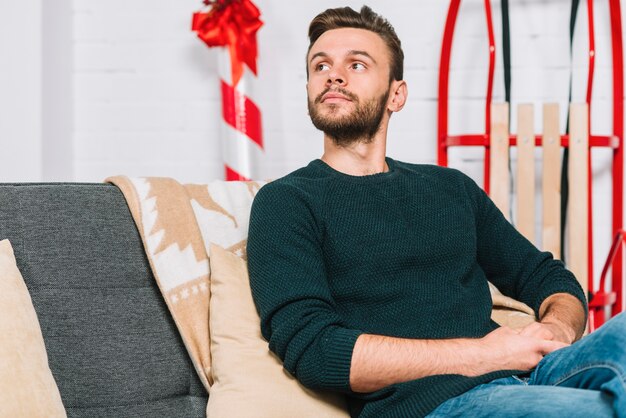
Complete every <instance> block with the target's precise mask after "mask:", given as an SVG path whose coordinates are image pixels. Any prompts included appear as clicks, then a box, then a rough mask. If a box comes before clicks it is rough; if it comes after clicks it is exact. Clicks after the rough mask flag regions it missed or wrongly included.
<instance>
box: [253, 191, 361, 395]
mask: <svg viewBox="0 0 626 418" xmlns="http://www.w3.org/2000/svg"><path fill="white" fill-rule="evenodd" d="M313 209H314V208H313V207H312V205H311V203H310V201H309V199H307V198H306V196H305V195H304V194H303V192H300V191H299V190H298V189H296V188H295V187H293V186H290V185H286V184H279V183H269V184H268V185H266V186H265V187H263V188H262V189H261V190H260V191H259V193H258V194H257V196H256V198H255V200H254V202H253V205H252V212H251V217H250V231H249V237H248V247H247V251H248V268H249V273H250V286H251V289H252V295H253V297H254V301H255V303H256V306H257V310H258V311H259V315H260V317H261V332H262V334H263V336H264V337H265V339H267V340H268V342H269V347H270V350H271V351H273V352H274V353H275V354H276V355H278V357H279V358H280V359H281V360H282V361H283V365H284V368H285V369H286V370H287V371H288V372H290V373H291V374H293V375H294V376H295V377H296V378H297V379H298V380H299V381H300V382H301V383H302V384H304V385H305V386H307V387H310V388H313V389H329V390H335V391H343V392H349V391H350V363H351V360H352V351H353V348H354V344H355V342H356V339H357V338H358V336H359V335H360V334H361V332H360V331H358V330H355V329H350V328H348V327H346V326H345V324H344V323H343V321H342V318H341V316H340V315H339V314H338V313H337V311H336V309H335V302H334V300H333V297H332V295H331V292H330V289H329V286H328V282H327V276H326V269H325V266H324V259H323V254H322V247H321V240H322V234H321V230H320V227H319V225H318V221H317V220H316V219H315V217H314V215H313V214H314V212H313Z"/></svg>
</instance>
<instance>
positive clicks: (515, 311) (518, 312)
mask: <svg viewBox="0 0 626 418" xmlns="http://www.w3.org/2000/svg"><path fill="white" fill-rule="evenodd" d="M489 291H490V292H491V299H492V300H493V309H492V311H491V319H493V320H494V321H495V322H496V323H498V324H499V325H502V326H507V327H509V328H514V329H520V328H524V327H525V326H527V325H529V324H531V323H533V322H535V313H534V312H533V310H532V308H531V307H530V306H528V305H526V304H524V303H522V302H520V301H518V300H515V299H513V298H510V297H508V296H504V295H503V294H502V293H501V292H500V291H499V290H498V288H496V287H495V286H494V285H493V284H491V283H489Z"/></svg>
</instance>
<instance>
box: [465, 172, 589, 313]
mask: <svg viewBox="0 0 626 418" xmlns="http://www.w3.org/2000/svg"><path fill="white" fill-rule="evenodd" d="M464 179H465V188H466V190H467V193H468V195H469V197H470V201H471V202H472V205H473V209H474V213H475V219H476V240H477V243H476V244H477V259H478V263H479V265H480V266H481V268H482V269H483V271H484V272H485V274H486V275H487V279H488V280H489V281H491V282H492V283H493V284H494V285H495V286H496V287H497V288H498V289H499V290H500V291H501V292H502V293H503V294H505V295H507V296H510V297H512V298H514V299H517V300H520V301H522V302H524V303H526V304H527V305H528V306H530V307H531V308H532V309H533V310H534V311H535V315H536V316H537V317H538V316H539V308H540V306H541V303H542V302H543V301H544V300H545V299H546V298H548V297H549V296H550V295H552V294H555V293H569V294H571V295H573V296H575V297H576V298H578V299H579V300H580V301H581V303H582V304H583V306H584V307H585V313H586V310H587V302H586V298H585V296H584V293H583V291H582V288H581V287H580V284H579V283H578V281H577V280H576V278H575V277H574V275H573V274H572V273H571V272H570V271H569V270H567V269H566V268H565V267H564V265H563V263H562V262H561V261H560V260H555V259H554V258H553V256H552V254H551V253H549V252H542V251H539V250H538V249H537V248H536V247H535V246H534V245H533V244H532V243H531V242H530V241H528V240H527V239H526V238H525V237H524V236H523V235H522V234H521V233H519V232H518V231H517V230H516V229H515V228H514V227H513V226H512V225H511V224H510V223H509V221H507V220H506V218H505V217H504V215H502V212H500V210H499V209H498V208H497V207H496V205H495V204H494V203H493V201H492V200H491V199H490V198H489V197H488V196H487V195H486V194H485V192H484V191H483V190H482V189H481V188H480V187H478V185H476V183H474V181H473V180H471V179H470V178H469V177H467V176H464Z"/></svg>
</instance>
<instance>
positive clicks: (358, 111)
mask: <svg viewBox="0 0 626 418" xmlns="http://www.w3.org/2000/svg"><path fill="white" fill-rule="evenodd" d="M309 38H310V46H309V50H308V53H307V58H306V59H307V74H308V83H307V93H308V101H309V113H310V116H311V120H312V121H313V124H314V125H315V126H316V127H317V128H318V129H320V130H321V131H323V132H324V154H323V156H322V157H321V159H318V160H314V161H312V162H311V163H310V164H309V165H308V166H306V167H304V168H301V169H299V170H297V171H295V172H293V173H291V174H289V175H288V176H286V177H284V178H282V179H279V180H276V181H274V182H272V183H269V184H268V185H266V186H265V187H263V188H262V189H261V190H260V191H259V193H258V195H257V197H256V199H255V201H254V203H253V208H252V214H251V220H250V232H249V241H248V266H249V270H250V283H251V287H252V291H253V295H254V298H255V302H256V304H257V308H258V310H259V313H260V316H261V327H262V333H263V335H264V337H265V338H266V339H267V340H268V341H269V346H270V349H271V350H272V351H274V352H275V353H276V354H277V355H278V356H279V357H280V358H281V359H282V360H283V362H284V367H285V368H286V370H288V371H289V372H290V373H292V374H293V375H294V376H295V377H296V378H298V379H299V380H300V381H301V382H302V383H303V384H304V385H306V386H308V387H310V388H314V389H327V390H334V391H340V392H343V393H345V394H346V395H347V399H348V404H349V408H350V412H351V415H352V416H360V417H415V416H426V415H429V414H430V415H431V416H485V417H491V416H508V417H513V416H544V417H545V416H557V415H558V416H585V417H590V416H594V417H595V416H613V414H614V413H616V414H617V415H618V416H620V417H623V416H626V396H624V391H625V387H626V384H625V383H624V378H625V376H626V361H625V360H626V359H625V357H626V355H625V354H624V348H623V347H624V346H626V337H625V336H624V334H626V332H625V331H626V326H625V324H626V319H625V318H624V316H623V315H622V316H620V317H618V318H616V319H614V320H613V321H611V322H609V323H607V324H606V325H605V326H604V327H603V328H602V329H601V330H599V331H597V332H596V333H594V334H593V335H592V336H590V337H586V338H585V339H583V340H581V341H579V342H577V343H576V344H574V345H571V346H570V344H572V343H573V342H574V341H576V340H578V339H580V337H581V335H582V333H583V330H584V325H585V322H586V302H585V298H584V295H583V293H582V291H581V289H580V286H579V285H578V283H577V282H576V280H575V278H574V277H573V276H572V274H571V273H570V272H569V271H567V270H565V269H564V268H563V265H562V263H560V262H559V261H556V260H554V259H553V258H552V256H551V255H550V254H549V253H543V252H540V251H539V250H537V249H536V248H535V247H533V246H532V244H530V243H529V242H528V241H527V240H526V239H525V238H523V237H522V236H521V235H520V234H519V233H517V232H516V231H515V229H514V228H513V227H512V226H511V225H510V224H509V223H508V222H507V221H506V219H505V218H504V217H503V216H502V214H501V213H500V212H499V211H498V209H496V207H495V206H494V204H493V203H492V202H491V200H489V198H488V197H487V196H486V195H485V194H484V193H483V192H482V190H480V188H479V187H478V186H477V185H476V184H475V183H474V182H473V181H472V180H470V179H469V178H468V177H466V176H464V175H463V174H461V173H460V172H458V171H456V170H452V169H447V168H441V167H436V166H430V165H414V164H408V163H403V162H400V161H395V160H393V159H391V158H387V157H386V156H385V155H386V154H385V146H386V139H387V138H386V136H387V127H388V124H389V120H390V117H391V115H392V113H393V112H397V111H400V110H401V109H402V107H403V106H404V104H405V102H406V98H407V85H406V83H405V82H404V81H403V80H402V72H403V52H402V49H401V45H400V41H399V39H398V38H397V36H396V34H395V32H394V30H393V28H392V27H391V25H390V24H389V23H388V22H387V21H386V20H385V19H383V18H382V17H380V16H378V15H377V14H375V13H374V12H372V10H371V9H369V8H368V7H363V8H362V9H361V11H360V12H356V11H354V10H352V9H350V8H340V9H330V10H327V11H325V12H323V13H321V14H320V15H318V16H317V17H316V18H315V19H314V20H313V21H312V23H311V26H310V28H309ZM487 280H490V281H491V282H493V283H494V284H495V285H496V286H497V287H498V288H499V289H500V290H501V291H502V292H503V293H505V294H507V295H509V296H512V297H514V298H516V299H518V300H521V301H523V302H525V303H526V304H528V305H529V306H531V307H532V308H533V309H534V310H535V313H536V315H537V317H538V318H539V320H540V322H537V323H534V324H532V325H530V326H528V327H526V328H524V329H522V330H521V331H514V330H512V329H509V328H506V327H498V325H497V324H495V323H494V322H493V321H491V319H490V312H491V305H492V303H491V298H490V294H489V290H488V285H487Z"/></svg>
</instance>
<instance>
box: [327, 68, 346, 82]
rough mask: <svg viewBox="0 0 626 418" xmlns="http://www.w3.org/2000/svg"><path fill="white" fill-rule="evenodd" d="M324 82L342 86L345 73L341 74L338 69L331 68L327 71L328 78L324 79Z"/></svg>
mask: <svg viewBox="0 0 626 418" xmlns="http://www.w3.org/2000/svg"><path fill="white" fill-rule="evenodd" d="M326 84H328V85H333V84H338V85H340V86H343V85H345V84H346V81H345V75H344V74H342V73H341V72H340V71H337V70H336V69H333V70H332V71H330V72H329V73H328V80H326Z"/></svg>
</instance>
